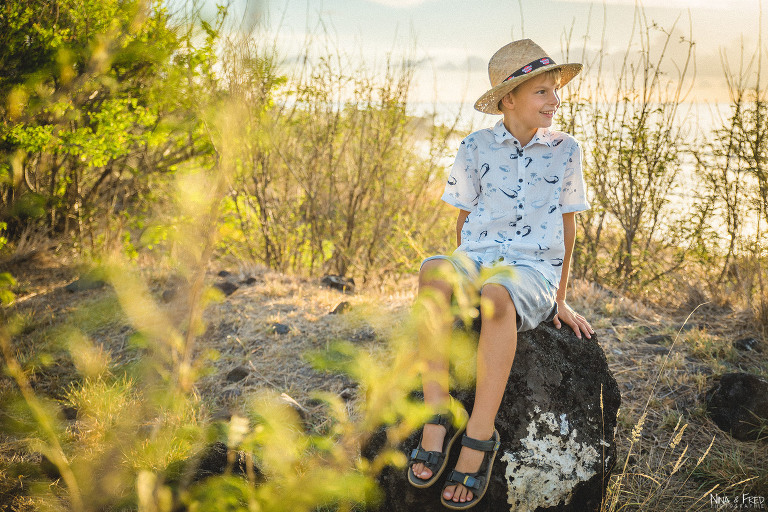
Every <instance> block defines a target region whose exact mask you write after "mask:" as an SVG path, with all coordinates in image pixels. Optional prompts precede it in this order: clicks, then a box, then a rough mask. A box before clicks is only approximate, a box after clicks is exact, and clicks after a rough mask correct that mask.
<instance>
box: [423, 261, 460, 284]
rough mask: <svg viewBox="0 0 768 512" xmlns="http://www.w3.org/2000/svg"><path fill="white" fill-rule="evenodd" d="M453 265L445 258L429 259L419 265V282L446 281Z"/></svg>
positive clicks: (433, 282)
mask: <svg viewBox="0 0 768 512" xmlns="http://www.w3.org/2000/svg"><path fill="white" fill-rule="evenodd" d="M453 271H454V269H453V265H451V263H450V262H448V261H446V260H429V261H428V262H426V263H424V264H423V265H422V266H421V270H420V271H419V283H420V284H422V285H424V284H430V285H434V284H437V283H446V284H447V281H448V279H447V277H448V275H449V273H450V272H453Z"/></svg>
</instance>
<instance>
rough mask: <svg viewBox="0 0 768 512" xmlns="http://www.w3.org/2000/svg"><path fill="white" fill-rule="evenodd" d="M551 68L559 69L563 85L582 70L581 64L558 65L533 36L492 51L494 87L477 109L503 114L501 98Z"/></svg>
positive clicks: (492, 82) (489, 72)
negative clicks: (532, 38) (531, 38)
mask: <svg viewBox="0 0 768 512" xmlns="http://www.w3.org/2000/svg"><path fill="white" fill-rule="evenodd" d="M552 69H560V72H561V78H560V87H563V86H564V85H565V84H567V83H568V82H570V81H571V79H572V78H573V77H575V76H576V75H578V74H579V72H580V71H581V64H555V61H553V60H552V59H550V58H549V56H548V55H547V53H546V52H545V51H544V50H542V49H541V47H540V46H539V45H537V44H536V43H534V42H533V41H531V40H530V39H521V40H519V41H512V42H511V43H509V44H508V45H506V46H504V47H502V48H501V49H500V50H499V51H497V52H496V53H494V54H493V57H491V60H490V61H489V62H488V77H489V78H490V79H491V89H490V90H489V91H488V92H486V93H485V94H483V95H482V96H480V99H478V100H477V101H476V102H475V109H477V110H479V111H480V112H485V113H486V114H501V111H500V110H499V101H501V99H502V98H503V97H504V96H506V94H507V93H508V92H509V91H511V90H512V89H514V88H515V87H517V86H518V85H520V84H521V83H523V82H525V81H526V80H528V79H530V78H533V77H534V76H537V75H540V74H542V73H545V72H547V71H549V70H552Z"/></svg>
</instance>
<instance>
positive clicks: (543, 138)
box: [442, 120, 589, 286]
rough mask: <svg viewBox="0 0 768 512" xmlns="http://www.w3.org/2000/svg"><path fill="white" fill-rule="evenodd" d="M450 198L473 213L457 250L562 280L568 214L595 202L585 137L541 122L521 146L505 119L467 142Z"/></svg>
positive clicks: (447, 193)
mask: <svg viewBox="0 0 768 512" xmlns="http://www.w3.org/2000/svg"><path fill="white" fill-rule="evenodd" d="M442 199H443V200H444V201H445V202H447V203H448V204H451V205H453V206H455V207H457V208H460V209H462V210H467V211H469V212H470V214H469V215H468V216H467V219H466V221H465V223H464V226H463V227H462V230H461V245H460V246H459V247H458V248H457V249H456V251H457V252H463V253H465V254H466V255H468V256H469V257H470V258H471V259H473V260H474V261H476V262H478V263H479V264H480V265H482V266H484V267H489V266H492V265H496V264H503V265H525V266H528V267H533V268H535V269H536V270H538V271H539V272H541V274H542V275H543V276H544V277H545V278H546V279H547V280H548V281H549V282H550V283H551V284H552V285H554V286H558V285H559V283H560V275H561V271H562V265H563V257H564V255H565V243H564V239H563V214H564V213H570V212H578V211H583V210H586V209H588V208H589V202H588V201H587V197H586V194H585V189H584V177H583V174H582V170H581V149H580V147H579V143H578V142H577V141H576V139H574V138H573V137H571V136H570V135H568V134H567V133H562V132H557V131H550V130H549V129H546V128H539V129H538V130H537V132H536V135H534V137H533V138H532V139H531V141H530V142H528V144H526V145H525V147H521V145H520V142H519V141H518V140H517V139H516V138H515V137H513V136H512V134H510V133H509V131H508V130H507V129H506V127H505V126H504V123H503V120H500V121H499V122H498V123H496V125H495V126H494V127H493V128H486V129H483V130H479V131H476V132H474V133H471V134H470V135H468V136H467V137H466V138H465V139H464V140H463V141H461V145H460V146H459V151H458V154H457V155H456V160H455V162H454V164H453V167H452V168H451V173H450V175H449V176H448V182H447V184H446V186H445V193H444V194H443V197H442Z"/></svg>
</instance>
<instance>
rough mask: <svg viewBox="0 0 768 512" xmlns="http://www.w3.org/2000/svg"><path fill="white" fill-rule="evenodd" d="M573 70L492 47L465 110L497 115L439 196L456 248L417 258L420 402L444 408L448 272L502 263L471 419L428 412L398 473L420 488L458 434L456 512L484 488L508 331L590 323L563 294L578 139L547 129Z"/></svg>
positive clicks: (465, 149) (449, 494) (490, 287)
mask: <svg viewBox="0 0 768 512" xmlns="http://www.w3.org/2000/svg"><path fill="white" fill-rule="evenodd" d="M580 71H581V64H561V65H557V64H555V63H554V62H553V61H552V59H550V58H549V57H548V56H547V55H546V53H545V52H544V51H543V50H542V49H541V48H540V47H539V46H538V45H536V44H535V43H534V42H533V41H531V40H529V39H525V40H521V41H514V42H512V43H510V44H508V45H506V46H504V47H503V48H501V49H500V50H499V51H497V52H496V53H495V54H494V56H493V57H491V60H490V62H489V64H488V74H489V76H490V80H491V89H490V90H489V91H488V92H486V93H485V94H483V95H482V96H481V97H480V99H478V100H477V102H476V103H475V108H476V109H477V110H479V111H481V112H485V113H489V114H502V115H503V119H502V120H501V121H499V122H498V123H496V125H495V126H494V127H493V128H492V129H485V130H480V131H477V132H475V133H472V134H470V135H469V136H468V137H466V138H465V139H464V140H463V141H462V142H461V145H460V147H459V151H458V154H457V156H456V161H455V163H454V165H453V168H452V170H451V173H450V176H449V178H448V182H447V185H446V188H445V193H444V194H443V197H442V199H443V200H444V201H446V202H448V203H449V204H451V205H453V206H456V207H457V208H459V215H458V219H457V223H456V237H457V243H458V248H457V249H456V252H454V254H453V256H452V257H447V256H433V257H431V258H427V259H426V260H425V261H424V262H423V263H422V267H421V271H420V273H419V296H420V298H421V299H425V306H426V307H428V308H430V309H432V311H431V313H432V314H430V315H428V316H429V319H430V321H431V322H432V323H433V327H432V329H431V330H429V329H426V328H424V329H421V330H420V333H419V346H420V352H421V354H422V356H421V357H422V358H423V359H424V360H425V363H426V369H425V371H424V374H423V375H422V381H423V382H422V383H423V388H424V401H425V403H426V404H427V405H429V406H430V407H432V408H434V409H435V410H447V409H448V404H449V401H450V397H449V394H448V359H447V354H446V348H445V346H444V344H445V340H447V339H449V337H450V336H449V333H450V329H451V318H450V315H449V314H447V311H448V307H449V304H450V301H451V294H452V286H451V284H450V281H451V279H449V278H446V276H448V277H450V275H449V274H450V273H453V277H456V276H457V274H458V276H459V277H461V278H462V279H463V281H464V283H465V284H466V283H467V282H468V280H470V279H471V280H476V278H477V276H478V275H480V270H481V269H482V268H489V267H493V268H494V269H496V270H502V271H501V272H499V273H494V274H493V275H492V276H491V277H490V278H488V279H487V280H485V281H484V282H483V283H482V285H481V289H480V295H481V298H482V303H483V307H482V308H481V317H482V327H481V331H480V340H479V342H478V348H477V381H476V392H475V403H474V407H473V409H472V415H471V417H469V418H468V420H467V419H466V412H463V411H462V414H463V415H464V416H463V417H459V418H454V417H453V415H452V414H451V413H450V412H449V413H445V414H441V415H437V416H435V417H433V418H432V419H431V420H429V421H428V422H427V424H426V425H425V426H424V430H423V434H422V440H421V442H420V443H419V446H418V447H417V448H416V449H415V450H413V452H412V453H411V458H410V462H409V464H410V466H409V469H408V479H409V481H410V483H411V484H412V485H414V486H416V487H429V486H431V485H432V484H433V483H434V482H435V481H437V479H438V478H439V477H440V475H441V473H442V472H443V470H444V469H445V466H446V461H447V458H448V452H449V450H450V449H451V446H452V445H453V444H454V441H456V440H457V439H458V437H459V435H460V434H461V433H462V431H464V430H465V429H466V434H465V435H464V436H463V437H462V441H461V445H462V448H461V452H460V454H459V460H458V462H457V464H456V467H455V468H454V470H453V471H451V472H450V473H449V475H448V478H447V480H446V482H445V487H444V489H443V493H442V496H441V500H442V502H443V505H445V506H446V507H448V508H451V509H456V510H458V509H466V508H470V507H472V506H474V505H476V504H477V503H478V502H479V500H480V499H481V498H482V497H483V495H484V494H485V491H486V489H487V483H488V477H489V476H490V471H491V468H492V466H493V459H494V457H495V455H496V452H497V450H498V448H499V437H498V432H496V430H495V429H494V427H493V424H494V421H495V418H496V413H497V412H498V409H499V405H500V403H501V398H502V395H503V394H504V389H505V387H506V383H507V379H508V377H509V372H510V369H511V367H512V361H513V360H514V356H515V349H516V346H517V331H524V330H529V329H533V328H535V327H536V326H537V325H538V324H539V323H540V322H542V321H545V320H552V321H553V322H554V324H555V326H556V327H557V328H558V329H559V328H560V327H561V325H562V323H566V324H567V325H569V326H570V327H571V328H572V329H573V330H574V332H575V333H576V336H578V337H579V338H581V336H582V334H584V335H585V336H586V337H587V338H591V334H593V333H594V331H593V330H592V327H591V326H590V325H589V323H588V322H587V321H586V319H584V317H582V316H581V315H578V314H576V313H575V312H574V311H573V310H572V309H571V308H570V307H569V306H568V305H567V304H566V302H565V296H566V287H567V284H568V272H569V267H570V259H571V253H572V251H573V244H574V239H575V232H576V221H575V213H576V212H578V211H582V210H586V209H587V208H588V207H589V205H588V202H587V199H586V196H585V193H584V180H583V176H582V172H581V153H580V149H579V145H578V143H577V142H576V140H575V139H573V138H572V137H571V136H569V135H567V134H565V133H561V132H555V131H550V130H548V128H549V127H550V126H551V124H552V119H553V117H554V115H555V111H556V110H557V108H558V106H559V105H560V98H559V97H558V94H557V90H558V88H559V87H561V86H564V85H565V84H566V83H568V82H569V81H570V80H571V79H572V78H573V77H574V76H576V75H577V74H578V73H579V72H580Z"/></svg>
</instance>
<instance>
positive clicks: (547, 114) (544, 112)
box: [541, 110, 555, 116]
mask: <svg viewBox="0 0 768 512" xmlns="http://www.w3.org/2000/svg"><path fill="white" fill-rule="evenodd" d="M541 113H542V114H544V115H545V116H553V115H555V111H554V110H544V111H542V112H541Z"/></svg>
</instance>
